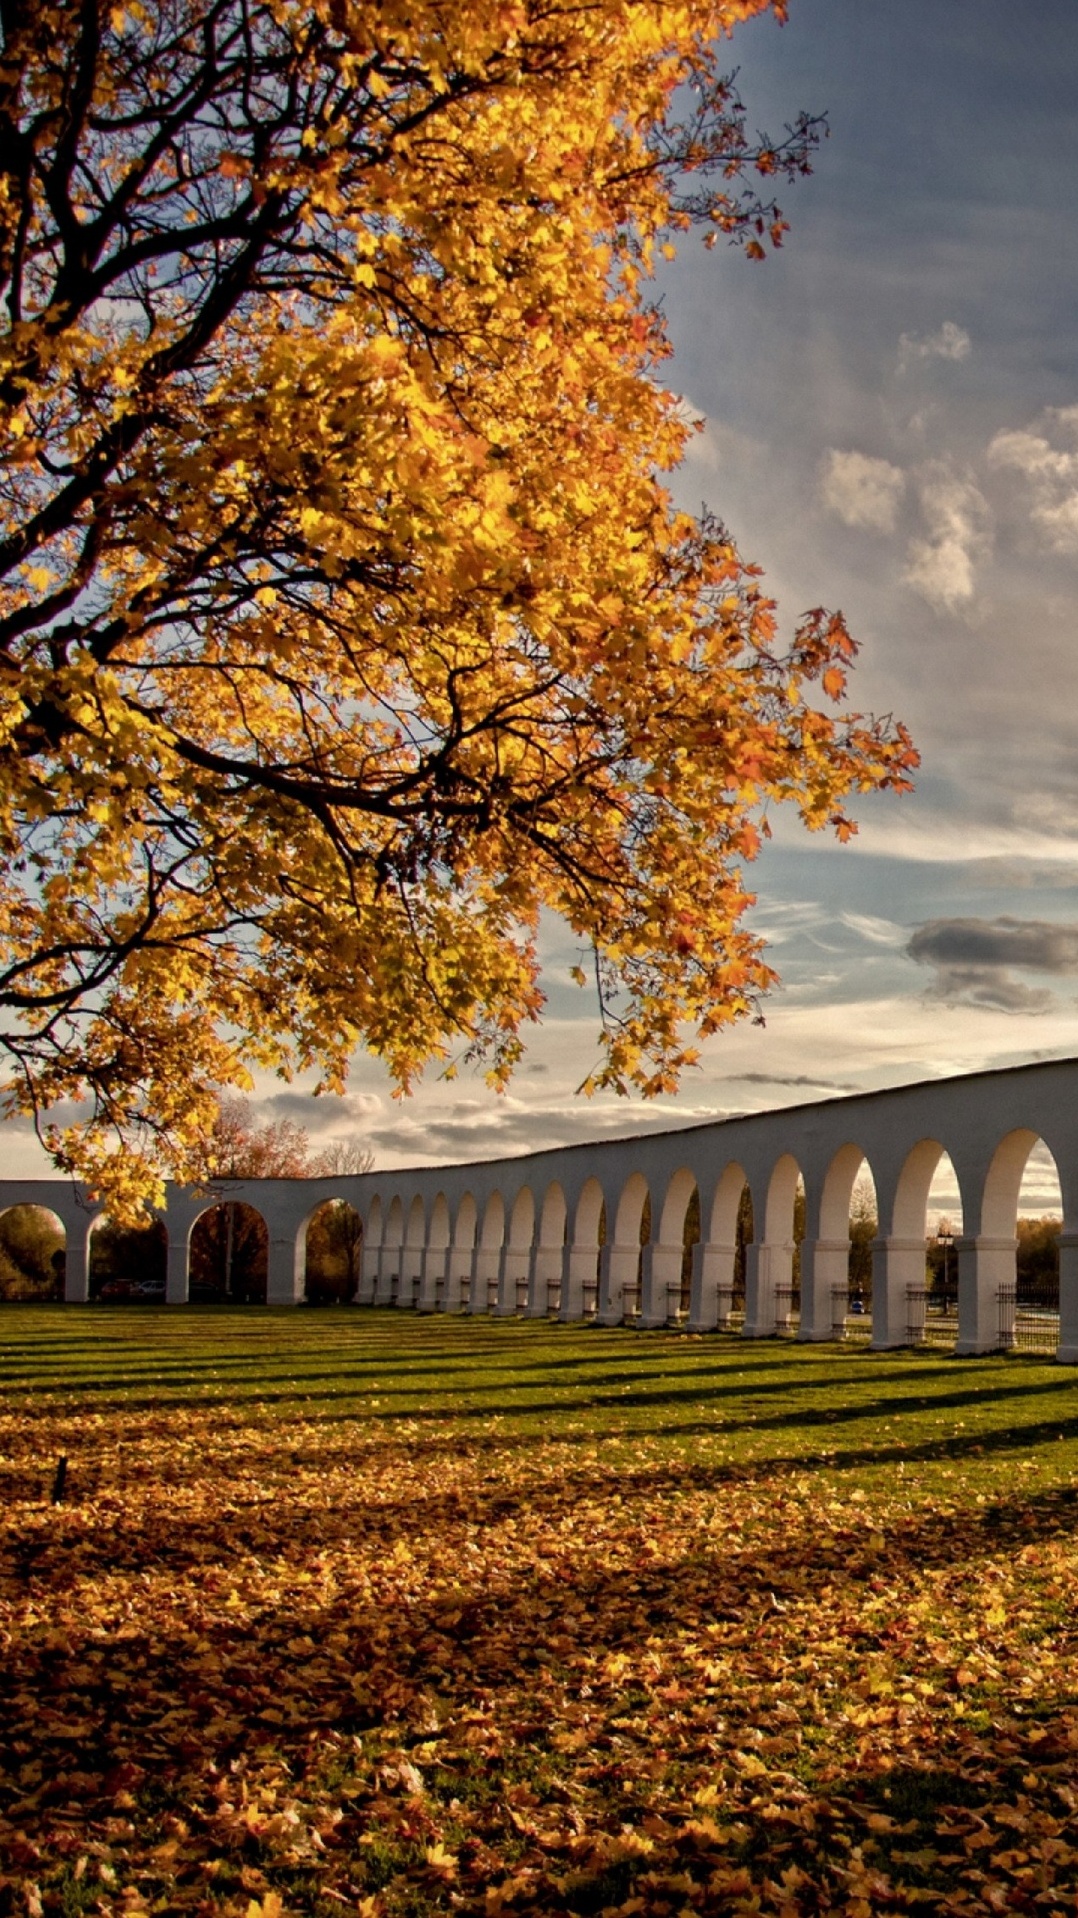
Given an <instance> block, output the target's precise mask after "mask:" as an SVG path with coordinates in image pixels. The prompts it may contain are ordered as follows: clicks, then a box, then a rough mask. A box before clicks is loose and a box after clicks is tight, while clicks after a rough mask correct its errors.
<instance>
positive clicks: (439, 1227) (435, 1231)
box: [423, 1192, 449, 1312]
mask: <svg viewBox="0 0 1078 1918" xmlns="http://www.w3.org/2000/svg"><path fill="white" fill-rule="evenodd" d="M448 1281H449V1205H448V1202H447V1200H446V1196H445V1193H444V1192H439V1193H438V1196H437V1198H436V1199H435V1201H434V1204H433V1206H432V1207H431V1213H430V1230H429V1232H428V1233H427V1251H426V1256H425V1258H424V1261H423V1302H424V1305H425V1306H426V1307H427V1308H428V1310H432V1311H435V1312H444V1311H445V1304H446V1288H447V1285H448Z"/></svg>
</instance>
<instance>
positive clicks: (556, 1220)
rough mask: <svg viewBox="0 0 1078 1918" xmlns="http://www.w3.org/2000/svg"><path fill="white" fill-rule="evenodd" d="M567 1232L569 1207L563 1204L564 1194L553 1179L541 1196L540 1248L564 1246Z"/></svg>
mask: <svg viewBox="0 0 1078 1918" xmlns="http://www.w3.org/2000/svg"><path fill="white" fill-rule="evenodd" d="M568 1230H569V1207H568V1206H567V1205H566V1203H565V1193H564V1192H563V1191H562V1188H561V1186H560V1185H559V1184H558V1181H557V1180H556V1179H554V1180H552V1182H551V1184H550V1185H548V1186H547V1189H546V1191H545V1193H544V1194H543V1204H542V1208H541V1210H540V1213H539V1243H540V1245H542V1246H555V1245H558V1246H560V1245H564V1244H565V1237H566V1233H567V1232H568Z"/></svg>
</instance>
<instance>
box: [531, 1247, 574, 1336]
mask: <svg viewBox="0 0 1078 1918" xmlns="http://www.w3.org/2000/svg"><path fill="white" fill-rule="evenodd" d="M565 1253H566V1247H565V1246H564V1245H537V1246H534V1247H533V1248H532V1255H531V1272H530V1275H529V1278H528V1304H527V1308H526V1310H525V1314H524V1316H525V1318H528V1319H545V1318H547V1317H548V1316H549V1313H550V1291H551V1287H552V1286H553V1288H554V1290H555V1292H557V1291H559V1290H560V1288H561V1281H562V1271H563V1268H564V1265H565ZM559 1303H560V1301H559Z"/></svg>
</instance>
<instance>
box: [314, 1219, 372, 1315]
mask: <svg viewBox="0 0 1078 1918" xmlns="http://www.w3.org/2000/svg"><path fill="white" fill-rule="evenodd" d="M362 1262H363V1221H362V1219H361V1218H360V1216H359V1213H358V1212H357V1211H356V1209H355V1206H354V1205H349V1203H348V1200H347V1199H324V1200H323V1202H322V1204H321V1205H319V1206H316V1207H315V1209H314V1211H313V1212H312V1213H311V1216H310V1218H309V1219H308V1220H307V1230H306V1253H305V1282H304V1285H305V1296H306V1299H307V1303H308V1305H351V1303H352V1301H353V1299H354V1298H355V1296H356V1293H357V1292H358V1290H359V1281H360V1272H361V1269H362Z"/></svg>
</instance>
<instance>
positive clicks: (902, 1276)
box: [872, 1138, 963, 1349]
mask: <svg viewBox="0 0 1078 1918" xmlns="http://www.w3.org/2000/svg"><path fill="white" fill-rule="evenodd" d="M948 1177H949V1178H950V1180H952V1181H953V1182H954V1187H955V1189H956V1190H957V1191H958V1196H959V1207H961V1205H962V1197H963V1195H962V1192H961V1188H960V1186H959V1182H958V1178H957V1175H956V1173H955V1168H954V1164H953V1162H952V1160H951V1158H950V1155H949V1154H948V1153H947V1151H946V1149H945V1147H944V1146H943V1144H942V1142H941V1140H940V1139H938V1138H922V1139H918V1140H917V1142H916V1144H915V1145H912V1146H911V1147H910V1149H909V1151H908V1152H907V1153H906V1156H905V1158H904V1159H903V1161H902V1165H901V1168H900V1170H899V1174H898V1179H897V1181H896V1184H895V1189H894V1197H893V1199H892V1201H891V1207H890V1217H889V1219H887V1221H886V1223H885V1221H884V1219H882V1218H881V1221H880V1228H881V1234H882V1236H881V1238H880V1240H879V1241H878V1242H877V1243H878V1253H877V1257H876V1259H875V1261H874V1264H873V1274H872V1343H873V1345H874V1346H876V1347H877V1348H879V1349H883V1348H886V1347H893V1346H897V1345H921V1344H924V1343H926V1342H928V1341H929V1340H931V1341H932V1342H933V1343H939V1344H945V1345H946V1344H951V1343H952V1342H953V1341H954V1338H955V1336H956V1333H957V1331H958V1317H957V1310H956V1306H957V1298H958V1290H959V1249H958V1246H957V1244H956V1243H955V1238H956V1235H955V1234H953V1233H948V1234H947V1235H946V1236H945V1237H943V1236H941V1235H940V1234H939V1233H937V1234H936V1236H935V1238H934V1239H933V1240H932V1241H931V1242H930V1241H929V1237H928V1212H929V1200H930V1197H931V1194H932V1191H933V1188H934V1187H935V1188H936V1190H937V1192H938V1191H939V1189H940V1186H941V1183H944V1182H946V1180H947V1179H948ZM949 1209H950V1210H953V1208H949Z"/></svg>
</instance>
